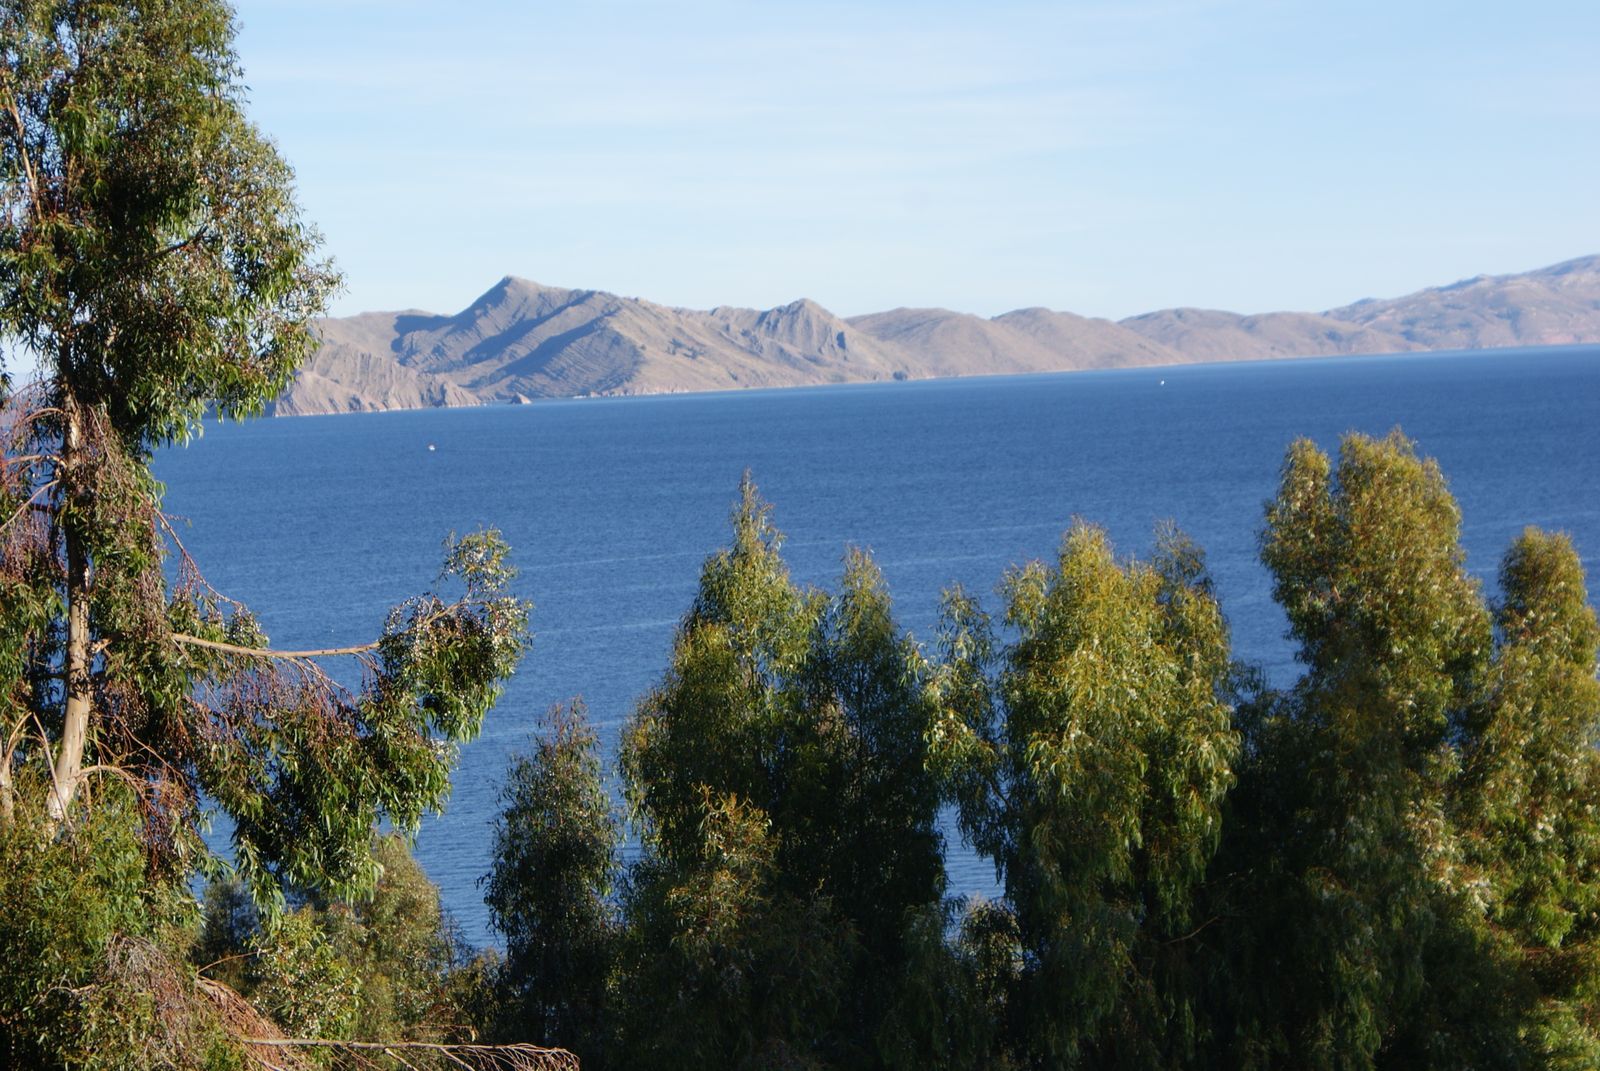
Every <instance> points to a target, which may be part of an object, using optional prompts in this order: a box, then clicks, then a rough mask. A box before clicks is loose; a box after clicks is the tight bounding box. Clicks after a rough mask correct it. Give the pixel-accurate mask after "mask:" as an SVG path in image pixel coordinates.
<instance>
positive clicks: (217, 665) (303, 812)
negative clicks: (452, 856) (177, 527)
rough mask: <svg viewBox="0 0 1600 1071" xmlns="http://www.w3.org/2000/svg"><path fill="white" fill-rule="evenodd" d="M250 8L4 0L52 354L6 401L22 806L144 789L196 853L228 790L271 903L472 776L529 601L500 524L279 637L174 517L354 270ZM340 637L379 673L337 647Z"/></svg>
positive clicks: (29, 350) (17, 223)
mask: <svg viewBox="0 0 1600 1071" xmlns="http://www.w3.org/2000/svg"><path fill="white" fill-rule="evenodd" d="M233 30H234V27H233V22H232V15H231V12H230V11H229V9H228V7H227V6H226V5H225V4H223V3H221V2H219V0H125V2H120V3H106V2H90V0H4V2H3V3H0V183H3V185H0V347H3V349H0V354H3V356H0V361H3V364H0V368H4V369H5V370H7V371H8V372H15V371H18V370H20V369H21V367H22V366H23V365H25V364H28V363H33V364H35V365H36V366H37V369H38V380H37V382H36V383H33V384H30V385H24V386H21V387H16V385H15V384H14V383H13V378H14V377H12V376H7V377H6V379H5V384H4V390H5V392H6V393H5V396H4V398H3V402H4V405H3V409H0V433H3V435H4V437H5V452H4V464H3V468H0V526H3V527H0V719H3V722H0V824H3V825H4V827H5V832H6V835H15V836H18V837H22V838H25V839H26V838H32V837H35V836H36V835H37V834H38V832H39V831H41V830H42V831H43V835H45V836H46V837H47V838H55V839H59V838H62V837H65V838H67V839H68V840H74V839H76V840H77V842H78V843H79V845H80V849H81V847H82V846H83V845H87V844H89V843H92V838H91V837H89V836H88V835H84V836H82V837H79V833H78V831H80V830H90V829H95V828H98V827H99V824H101V823H102V822H103V820H104V818H105V816H106V815H109V814H111V813H113V812H115V813H116V814H119V815H122V816H124V817H125V818H126V820H128V821H133V822H135V823H136V824H137V826H138V829H139V832H140V836H141V838H142V841H143V843H144V846H145V852H146V858H148V859H149V860H151V861H152V863H153V869H152V871H151V873H150V874H149V875H148V876H149V878H150V880H151V881H159V880H160V879H161V877H162V876H163V875H165V876H166V877H170V878H180V879H181V878H182V876H183V875H185V874H186V873H188V872H189V871H190V870H191V868H192V867H194V866H195V865H198V864H203V863H204V861H205V859H206V858H207V856H206V853H205V851H204V848H203V844H202V843H201V841H200V839H199V835H198V831H199V822H200V820H201V817H202V816H201V813H200V801H201V799H202V798H203V797H209V798H210V799H211V800H212V801H214V802H215V803H216V805H217V806H218V807H220V809H221V810H222V811H224V812H225V813H226V814H227V815H228V816H229V817H230V818H231V819H232V821H233V825H234V831H235V832H234V849H235V859H236V862H237V866H238V867H239V869H240V871H241V873H242V875H243V876H244V877H245V878H246V880H247V881H248V882H249V884H250V887H251V888H252V890H253V892H254V893H255V895H256V896H257V898H258V899H259V900H260V901H261V902H262V903H263V905H264V906H266V907H267V908H268V909H269V912H270V911H272V910H274V909H275V908H276V907H277V905H278V903H279V901H280V883H282V882H290V883H293V884H296V885H301V886H306V887H311V888H324V889H327V890H329V891H331V892H334V893H338V894H358V893H361V892H363V891H368V890H370V889H371V887H372V885H373V883H374V880H375V878H376V876H377V872H378V867H377V864H376V863H374V861H373V860H372V857H371V844H372V827H373V825H374V823H375V822H378V821H380V820H383V819H387V820H389V821H390V822H392V823H393V824H394V825H395V826H396V827H397V828H400V829H403V830H404V829H414V828H415V827H416V824H417V822H418V821H419V819H420V817H421V815H422V814H423V813H424V811H426V810H427V809H429V808H436V807H438V806H440V805H441V804H442V803H443V800H444V798H445V795H446V793H447V791H448V787H449V767H450V764H451V756H452V752H453V748H454V746H455V744H456V742H458V741H460V740H463V739H465V738H467V737H468V736H470V735H471V734H472V733H473V732H474V731H475V730H476V729H477V727H478V724H479V722H480V720H481V719H482V717H483V714H484V711H485V709H486V708H487V707H488V705H489V704H490V703H491V702H492V701H493V699H494V697H495V695H496V694H497V692H498V688H499V682H500V681H501V680H502V679H503V678H504V677H505V676H506V675H507V674H509V673H510V672H511V670H512V667H513V665H514V664H515V662H516V661H517V659H518V657H519V656H520V654H521V652H522V650H523V648H524V646H525V642H526V613H527V611H526V607H525V606H524V605H523V604H521V603H520V602H518V601H517V600H515V599H514V598H512V597H510V596H509V595H508V594H507V591H506V585H507V582H508V580H509V578H510V576H511V569H510V567H509V566H508V564H507V562H506V557H505V548H504V546H503V544H502V543H501V541H500V540H499V538H498V537H497V536H496V535H495V534H494V533H492V532H483V533H476V534H473V535H469V536H466V537H464V538H462V539H460V540H458V541H453V542H452V543H451V544H450V545H449V547H448V549H447V552H446V555H445V564H444V568H443V570H442V572H441V574H440V577H439V581H440V585H439V586H438V588H437V590H436V591H434V592H430V593H427V594H424V595H422V596H419V597H418V598H416V599H413V600H411V601H409V602H407V603H405V604H403V605H402V606H399V607H397V608H396V609H395V610H394V612H393V613H391V615H390V616H389V618H388V620H387V621H386V622H384V623H383V625H382V631H381V635H380V637H379V638H378V639H377V640H376V641H374V642H372V643H368V644H359V645H355V646H352V647H349V648H341V649H336V650H332V651H314V652H306V651H299V652H285V651H273V650H270V649H269V648H268V647H267V640H266V637H265V636H264V635H263V634H262V631H261V629H260V628H259V626H258V625H257V624H256V621H255V619H254V618H253V617H252V616H251V614H250V613H249V611H248V610H247V609H246V608H244V607H242V606H239V605H238V604H236V603H232V602H230V601H228V600H226V599H225V598H223V597H222V596H220V595H219V594H217V593H215V592H213V591H212V590H210V589H209V588H208V587H207V586H206V585H205V583H204V581H203V580H202V579H201V577H200V574H199V572H198V569H197V568H196V566H195V564H194V563H193V562H192V561H190V560H189V559H188V557H187V555H186V554H184V553H183V552H182V549H181V544H179V543H178V541H177V537H176V535H175V534H174V533H173V532H172V530H171V528H170V526H168V525H167V523H166V519H165V517H164V516H163V515H162V513H161V508H160V501H161V487H160V485H159V484H158V482H157V481H156V480H155V479H154V477H153V476H152V475H151V472H150V467H149V464H150V459H151V456H152V453H153V452H154V451H155V450H156V449H158V448H160V447H162V446H166V445H168V444H173V443H182V442H185V441H187V440H188V439H189V438H190V437H191V436H193V435H195V434H196V433H197V432H198V429H199V426H200V420H201V418H202V416H203V415H205V414H207V413H215V414H217V415H219V416H222V417H231V418H241V417H246V416H250V415H253V414H256V413H259V412H261V411H262V410H263V408H264V407H265V406H266V404H267V403H268V402H269V401H270V400H271V399H272V398H273V397H274V396H275V395H276V394H277V393H278V392H279V391H280V390H281V389H282V388H283V387H284V386H285V385H286V384H287V383H288V381H289V379H290V377H291V376H292V374H293V372H294V369H295V367H296V365H297V364H298V363H299V362H300V360H301V359H302V358H303V357H304V356H305V355H306V354H307V353H308V352H309V350H310V348H311V347H312V346H313V345H314V342H315V338H314V325H313V318H314V317H315V315H316V314H317V313H318V312H319V311H320V310H321V309H322V308H323V305H324V302H325V300H326V298H327V296H328V294H329V293H330V291H331V290H332V288H333V287H334V286H335V285H336V284H337V276H336V275H335V274H334V272H333V271H332V269H331V267H330V266H329V265H328V264H327V263H326V262H324V261H321V260H318V259H317V253H316V249H317V245H318V241H319V239H318V236H317V234H316V232H315V231H314V230H313V229H312V228H311V227H309V226H308V225H307V224H306V223H305V222H304V221H303V220H302V218H301V216H300V213H299V210H298V208H297V206H296V204H295V200H294V192H293V188H292V184H291V174H290V171H289V168H288V166H287V165H286V164H285V163H284V162H283V161H282V159H280V157H279V156H278V154H277V152H276V151H275V149H274V148H273V146H272V144H271V143H270V141H268V139H267V138H266V137H264V136H263V135H262V134H261V132H260V131H258V130H257V129H256V128H255V127H254V126H253V125H252V124H251V123H250V121H249V120H248V119H247V117H246V115H245V110H244V88H243V85H242V83H241V74H240V70H239V67H238V63H237V60H236V58H235V56H234V53H233V51H232V38H233ZM13 388H15V389H13ZM174 553H175V554H176V555H177V561H176V562H175V563H173V564H174V568H173V575H174V576H175V579H174V580H173V581H172V582H171V583H169V580H168V572H167V565H168V556H169V555H171V554H174ZM339 654H348V655H353V656H355V657H358V658H361V659H362V660H363V666H364V669H363V672H362V677H363V683H362V684H361V685H360V686H359V687H353V688H346V687H342V686H340V685H339V684H336V683H335V682H334V680H333V679H332V678H331V677H330V676H329V675H328V674H326V673H324V672H322V671H321V670H319V669H318V668H317V666H316V664H315V658H316V657H319V656H323V655H328V656H332V655H339ZM119 801H126V805H124V803H123V802H119ZM100 811H103V812H104V814H101V813H98V812H100ZM23 827H27V828H26V829H24V828H23ZM69 855H71V856H72V857H73V858H77V859H78V860H79V864H77V865H84V866H88V867H89V868H90V869H92V863H93V859H92V857H90V860H89V862H88V863H84V861H83V860H84V857H83V855H82V854H81V851H80V850H78V849H75V850H74V853H69ZM19 888H20V887H19ZM119 889H120V890H121V891H120V892H119V895H132V896H135V897H138V896H140V895H144V894H145V893H148V891H149V890H148V888H147V889H145V890H144V892H143V893H141V891H140V889H139V888H137V887H134V888H132V889H131V890H130V889H129V888H127V887H124V886H119ZM19 895H22V896H24V898H25V899H26V897H27V896H28V895H31V894H27V893H26V891H25V890H24V891H23V892H22V893H19ZM23 906H25V907H27V908H28V909H30V910H32V909H34V908H39V909H41V910H43V909H44V908H45V907H48V905H41V904H39V903H37V902H34V901H33V900H26V903H25V904H24V905H23ZM8 910H12V911H15V910H17V905H16V904H8ZM62 984H65V982H63V983H62ZM14 1012H15V1009H12V1010H11V1011H10V1012H8V1013H7V1015H13V1014H14ZM10 1021H16V1020H15V1019H14V1018H13V1019H11V1020H10Z"/></svg>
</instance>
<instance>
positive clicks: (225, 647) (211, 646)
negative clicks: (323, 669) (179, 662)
mask: <svg viewBox="0 0 1600 1071" xmlns="http://www.w3.org/2000/svg"><path fill="white" fill-rule="evenodd" d="M172 642H173V643H178V644H182V645H183V646H185V647H204V648H205V649H206V650H208V651H222V652H224V653H226V654H236V655H245V656H247V657H251V658H282V659H288V660H290V661H298V660H300V659H305V658H333V657H335V656H336V655H356V654H366V653H367V652H368V651H376V650H377V649H378V644H377V642H376V641H374V642H372V643H363V644H359V645H357V646H354V647H325V648H322V649H321V650H316V651H277V650H273V649H272V648H270V647H241V646H240V645H239V644H236V643H222V642H221V641H219V640H203V639H201V638H200V637H199V636H190V635H188V634H187V633H184V632H174V633H173V634H172Z"/></svg>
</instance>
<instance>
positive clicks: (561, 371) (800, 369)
mask: <svg viewBox="0 0 1600 1071" xmlns="http://www.w3.org/2000/svg"><path fill="white" fill-rule="evenodd" d="M322 335H323V344H322V347H321V349H320V350H319V351H318V352H317V353H316V355H315V356H314V357H313V358H312V360H311V361H310V362H308V363H307V365H306V367H305V368H304V369H302V370H301V372H300V374H299V376H298V378H297V379H296V380H295V382H294V384H293V385H292V386H291V387H290V388H289V390H288V391H286V392H285V393H284V395H283V397H281V398H280V399H279V400H278V402H277V404H276V406H275V411H276V412H277V413H280V414H285V415H287V414H303V413H334V412H349V411H355V410H362V409H403V408H404V409H409V408H422V407H428V406H447V405H481V404H487V403H495V402H518V401H527V400H530V399H534V398H549V397H581V396H585V395H597V394H612V395H614V394H653V393H662V392H668V391H704V390H727V389H730V388H737V387H787V386H801V385H806V384H819V383H845V382H857V381H866V380H882V379H891V378H895V379H907V378H926V377H931V376H958V375H984V374H1001V373H1018V372H1046V371H1052V372H1053V371H1070V370H1075V369H1087V368H1117V367H1124V366H1130V365H1156V364H1177V363H1182V362H1187V361H1222V360H1259V359H1264V358H1273V357H1301V356H1329V355H1338V354H1354V353H1400V352H1405V351H1408V350H1433V349H1478V348H1487V347H1495V346H1537V345H1553V344H1560V343H1577V342H1600V257H1587V258H1583V259H1580V260H1573V261H1568V262H1566V263H1564V264H1557V265H1555V266H1553V267H1550V268H1544V269H1541V270H1539V271H1533V272H1527V273H1524V274H1520V275H1503V276H1494V277H1490V276H1479V277H1477V278H1475V279H1468V280H1464V281H1462V282H1459V283H1455V284H1453V285H1451V286H1443V287H1436V288H1433V289H1429V290H1422V291H1419V292H1417V293H1415V294H1411V295H1408V296H1406V297H1402V298H1395V299H1392V300H1383V301H1380V300H1366V301H1360V302H1357V303H1356V304H1354V305H1349V306H1346V307H1344V308H1340V309H1332V310H1330V311H1328V312H1325V313H1320V314H1318V313H1299V312H1274V313H1264V314H1259V315H1253V316H1245V315H1240V314H1238V313H1232V312H1220V311H1216V310H1209V309H1166V310H1162V311H1160V312H1152V313H1147V314H1145V315H1143V316H1135V317H1131V318H1130V319H1127V320H1123V321H1122V322H1121V323H1113V322H1111V321H1109V320H1101V319H1089V318H1085V317H1082V316H1076V315H1073V314H1072V313H1067V312H1055V311H1052V310H1050V309H1019V310H1017V311H1015V312H1008V313H1006V314H1004V315H1002V316H996V317H994V318H993V319H984V318H983V317H979V316H972V315H969V314H967V313H959V312H951V311H949V310H947V309H894V310H892V311H889V312H880V313H873V314H871V315H868V316H856V317H852V318H850V319H848V320H846V319H841V318H840V317H837V316H835V315H834V314H833V313H831V312H829V311H828V310H827V309H824V308H823V307H822V306H820V305H818V304H816V303H815V302H813V301H806V300H801V301H796V302H793V303H792V304H789V305H784V306H781V307H779V308H774V309H765V310H758V309H739V308H727V307H719V308H715V309H711V310H709V311H698V310H693V309H677V308H670V307H668V306H665V305H656V304H654V303H652V302H649V301H643V300H640V299H638V298H625V297H619V296H618V295H616V294H610V293H606V292H605V291H601V290H568V289H563V288H560V287H551V286H541V285H539V284H537V283H532V282H529V281H527V280H525V279H517V278H514V277H510V276H507V277H506V278H504V279H502V280H500V281H499V282H498V283H496V284H495V285H494V286H493V287H491V288H490V289H489V290H488V291H486V292H485V293H484V294H483V296H482V297H480V298H478V299H477V300H476V301H474V302H473V303H472V304H471V305H470V306H468V307H467V308H465V309H463V310H462V311H461V312H458V313H456V314H455V315H453V316H437V315H433V314H430V313H424V312H416V311H409V312H399V313H364V314H362V315H360V316H351V317H347V318H343V319H331V320H326V321H324V322H323V325H322Z"/></svg>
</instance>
